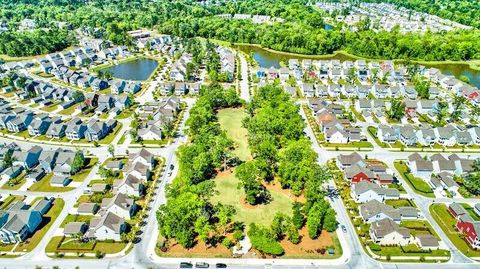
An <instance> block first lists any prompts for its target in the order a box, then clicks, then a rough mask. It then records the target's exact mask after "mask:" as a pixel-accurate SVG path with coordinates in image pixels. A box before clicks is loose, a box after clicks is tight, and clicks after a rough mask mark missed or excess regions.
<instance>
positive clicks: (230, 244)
mask: <svg viewBox="0 0 480 269" xmlns="http://www.w3.org/2000/svg"><path fill="white" fill-rule="evenodd" d="M222 245H224V246H225V247H226V248H231V247H233V245H234V243H233V242H232V240H230V239H229V238H224V239H223V241H222Z"/></svg>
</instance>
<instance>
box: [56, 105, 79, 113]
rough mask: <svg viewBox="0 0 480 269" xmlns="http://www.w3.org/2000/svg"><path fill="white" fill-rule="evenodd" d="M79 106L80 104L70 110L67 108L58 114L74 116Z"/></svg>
mask: <svg viewBox="0 0 480 269" xmlns="http://www.w3.org/2000/svg"><path fill="white" fill-rule="evenodd" d="M78 106H79V105H78V104H75V105H73V106H71V107H69V108H66V109H64V110H62V111H60V112H58V114H61V115H72V114H73V112H75V109H76V108H77V107H78Z"/></svg>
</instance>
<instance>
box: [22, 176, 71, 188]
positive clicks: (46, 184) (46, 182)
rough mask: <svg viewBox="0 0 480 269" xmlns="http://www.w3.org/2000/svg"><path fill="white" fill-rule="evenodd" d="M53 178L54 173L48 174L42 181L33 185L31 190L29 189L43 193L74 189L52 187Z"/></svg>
mask: <svg viewBox="0 0 480 269" xmlns="http://www.w3.org/2000/svg"><path fill="white" fill-rule="evenodd" d="M52 177H53V173H49V174H47V175H46V176H45V177H43V178H42V179H41V180H39V181H37V182H35V183H33V185H32V186H30V188H28V190H29V191H42V192H64V191H71V190H73V189H74V188H73V187H55V186H52V185H50V180H51V179H52Z"/></svg>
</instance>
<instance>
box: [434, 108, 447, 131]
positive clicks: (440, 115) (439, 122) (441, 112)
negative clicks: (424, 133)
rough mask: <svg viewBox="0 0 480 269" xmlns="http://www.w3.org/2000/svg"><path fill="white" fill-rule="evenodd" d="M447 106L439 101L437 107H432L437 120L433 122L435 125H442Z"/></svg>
mask: <svg viewBox="0 0 480 269" xmlns="http://www.w3.org/2000/svg"><path fill="white" fill-rule="evenodd" d="M447 108H448V105H447V103H445V102H439V103H438V105H437V107H436V108H434V110H433V113H434V114H435V116H436V118H437V120H436V122H435V126H442V125H443V120H444V119H445V117H446V116H447Z"/></svg>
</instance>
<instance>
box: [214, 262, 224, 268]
mask: <svg viewBox="0 0 480 269" xmlns="http://www.w3.org/2000/svg"><path fill="white" fill-rule="evenodd" d="M215 268H227V265H226V264H224V263H217V264H215Z"/></svg>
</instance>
